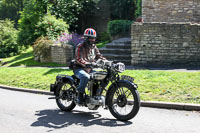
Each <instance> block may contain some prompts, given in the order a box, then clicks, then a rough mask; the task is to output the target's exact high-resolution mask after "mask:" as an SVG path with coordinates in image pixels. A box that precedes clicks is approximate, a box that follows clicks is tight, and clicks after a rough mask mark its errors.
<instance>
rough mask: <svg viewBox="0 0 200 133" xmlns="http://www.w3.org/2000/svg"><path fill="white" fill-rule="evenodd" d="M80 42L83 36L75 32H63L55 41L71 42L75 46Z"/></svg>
mask: <svg viewBox="0 0 200 133" xmlns="http://www.w3.org/2000/svg"><path fill="white" fill-rule="evenodd" d="M81 42H83V36H81V35H78V34H77V33H73V34H68V33H63V34H62V35H61V36H60V37H59V39H58V40H57V42H56V43H61V44H71V45H72V46H73V47H74V48H75V47H76V46H77V45H78V44H79V43H81Z"/></svg>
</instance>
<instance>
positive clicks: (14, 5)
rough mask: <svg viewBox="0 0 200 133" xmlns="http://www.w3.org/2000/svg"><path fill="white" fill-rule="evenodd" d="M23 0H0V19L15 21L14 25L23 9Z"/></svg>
mask: <svg viewBox="0 0 200 133" xmlns="http://www.w3.org/2000/svg"><path fill="white" fill-rule="evenodd" d="M24 2H25V0H0V19H6V18H8V19H11V20H13V21H15V27H16V26H17V22H18V20H19V17H20V13H19V12H20V11H22V10H23V7H24Z"/></svg>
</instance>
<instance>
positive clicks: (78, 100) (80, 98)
mask: <svg viewBox="0 0 200 133" xmlns="http://www.w3.org/2000/svg"><path fill="white" fill-rule="evenodd" d="M84 102H85V99H84V97H83V93H81V92H78V99H77V103H78V104H83V103H84Z"/></svg>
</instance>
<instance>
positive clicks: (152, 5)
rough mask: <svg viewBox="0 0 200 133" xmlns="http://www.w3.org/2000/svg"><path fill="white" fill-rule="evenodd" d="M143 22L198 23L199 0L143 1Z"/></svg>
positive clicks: (199, 18)
mask: <svg viewBox="0 0 200 133" xmlns="http://www.w3.org/2000/svg"><path fill="white" fill-rule="evenodd" d="M142 18H143V21H144V22H198V23H200V0H143V1H142Z"/></svg>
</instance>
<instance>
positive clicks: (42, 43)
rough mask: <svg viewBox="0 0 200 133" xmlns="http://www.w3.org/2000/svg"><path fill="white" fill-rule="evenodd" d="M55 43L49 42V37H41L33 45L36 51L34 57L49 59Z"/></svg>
mask: <svg viewBox="0 0 200 133" xmlns="http://www.w3.org/2000/svg"><path fill="white" fill-rule="evenodd" d="M53 43H54V42H53V41H52V40H49V39H48V37H43V36H41V37H39V38H38V39H37V40H36V41H35V42H34V45H33V49H34V55H37V56H42V57H47V56H49V54H50V53H49V51H50V48H51V47H50V46H51V45H52V44H53Z"/></svg>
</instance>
